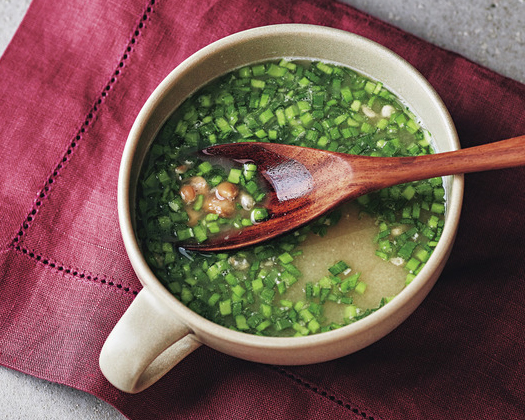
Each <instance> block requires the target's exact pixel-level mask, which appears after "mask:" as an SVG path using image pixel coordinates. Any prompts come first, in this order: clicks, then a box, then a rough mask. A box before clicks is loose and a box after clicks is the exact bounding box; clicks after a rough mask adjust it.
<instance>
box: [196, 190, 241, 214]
mask: <svg viewBox="0 0 525 420" xmlns="http://www.w3.org/2000/svg"><path fill="white" fill-rule="evenodd" d="M203 209H204V211H206V212H207V213H215V214H218V215H219V216H221V217H231V216H232V215H233V214H234V213H235V202H233V201H230V200H224V199H223V200H220V199H219V198H217V197H216V196H213V195H209V196H207V197H206V199H205V200H204V205H203Z"/></svg>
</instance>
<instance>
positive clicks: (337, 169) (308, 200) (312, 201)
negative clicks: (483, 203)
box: [181, 136, 525, 251]
mask: <svg viewBox="0 0 525 420" xmlns="http://www.w3.org/2000/svg"><path fill="white" fill-rule="evenodd" d="M201 154H202V155H204V158H205V157H206V156H208V157H209V158H210V159H221V160H230V161H232V160H233V161H236V162H239V163H245V162H253V163H255V164H256V165H257V168H258V170H259V171H260V172H261V174H262V176H263V177H264V179H266V181H268V184H269V188H270V191H269V193H268V194H269V202H268V204H267V209H268V211H269V213H270V218H269V220H267V221H264V222H261V223H259V224H255V225H253V226H249V227H246V228H243V229H242V230H232V231H229V232H228V233H227V234H226V236H222V237H221V236H214V237H211V238H208V239H207V240H206V241H204V242H203V243H200V244H183V245H182V244H181V246H183V247H184V248H185V249H189V250H200V251H221V250H231V249H236V248H241V247H244V246H247V245H253V244H256V243H259V242H262V241H266V240H268V239H271V238H274V237H276V236H278V235H281V234H283V233H285V232H289V231H291V230H293V229H296V228H299V227H300V226H303V225H305V224H307V223H308V222H311V221H312V220H313V219H315V218H316V217H319V216H321V215H323V214H324V213H327V212H328V211H330V210H332V209H333V208H334V207H336V206H338V205H340V204H341V203H343V202H345V201H348V200H352V199H355V198H357V197H359V196H362V195H364V194H367V193H369V192H372V191H376V190H379V189H382V188H385V187H390V186H392V185H397V184H403V183H405V182H410V181H418V180H422V179H428V178H433V177H436V176H444V175H452V174H460V173H468V172H477V171H486V170H492V169H502V168H510V167H515V166H520V165H525V136H519V137H515V138H511V139H508V140H502V141H499V142H495V143H489V144H486V145H482V146H476V147H471V148H467V149H461V150H457V151H453V152H445V153H437V154H433V155H423V156H416V157H369V156H358V155H349V154H345V153H335V152H328V151H325V150H318V149H311V148H307V147H299V146H290V145H284V144H277V143H232V144H223V145H218V146H212V147H209V148H207V149H204V150H202V151H201Z"/></svg>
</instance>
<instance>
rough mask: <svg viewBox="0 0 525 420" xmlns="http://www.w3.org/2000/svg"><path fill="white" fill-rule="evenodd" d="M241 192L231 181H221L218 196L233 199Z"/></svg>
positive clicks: (218, 186)
mask: <svg viewBox="0 0 525 420" xmlns="http://www.w3.org/2000/svg"><path fill="white" fill-rule="evenodd" d="M238 194H239V188H238V187H237V186H236V185H235V184H232V183H231V182H221V183H220V184H219V185H217V198H218V199H219V200H220V199H221V198H222V199H226V200H230V201H233V200H235V198H236V197H237V195H238Z"/></svg>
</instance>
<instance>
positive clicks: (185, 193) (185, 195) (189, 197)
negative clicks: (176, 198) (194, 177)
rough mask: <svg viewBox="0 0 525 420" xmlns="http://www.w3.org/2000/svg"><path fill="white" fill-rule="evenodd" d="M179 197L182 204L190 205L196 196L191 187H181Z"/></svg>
mask: <svg viewBox="0 0 525 420" xmlns="http://www.w3.org/2000/svg"><path fill="white" fill-rule="evenodd" d="M180 196H181V198H182V201H184V203H186V204H190V203H192V202H193V200H195V197H196V196H197V194H196V193H195V189H194V188H193V187H192V186H191V185H183V186H182V187H181V189H180Z"/></svg>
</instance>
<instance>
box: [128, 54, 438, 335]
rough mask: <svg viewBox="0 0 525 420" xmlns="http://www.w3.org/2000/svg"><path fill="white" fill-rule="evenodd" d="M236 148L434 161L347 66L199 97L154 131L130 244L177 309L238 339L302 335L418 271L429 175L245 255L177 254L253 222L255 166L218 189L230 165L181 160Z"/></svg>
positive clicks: (251, 73)
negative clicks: (286, 147) (187, 243)
mask: <svg viewBox="0 0 525 420" xmlns="http://www.w3.org/2000/svg"><path fill="white" fill-rule="evenodd" d="M238 141H269V142H281V143H287V144H294V145H299V146H308V147H316V148H320V149H327V150H333V151H338V152H344V153H351V154H363V155H371V156H409V155H420V154H428V153H433V150H432V147H431V142H430V134H429V133H428V132H427V131H426V130H425V129H423V128H422V127H421V126H420V124H419V123H418V121H417V120H416V118H415V117H414V115H413V114H412V113H411V112H410V110H409V109H407V107H406V106H405V105H403V103H402V102H401V101H400V100H399V99H398V98H397V97H396V96H395V95H394V94H393V93H392V92H390V91H389V90H388V89H386V88H385V87H384V86H383V85H382V83H381V82H378V81H374V80H371V79H369V78H367V77H365V76H364V75H361V74H358V73H356V72H355V71H353V70H351V69H349V68H346V67H340V66H337V65H333V64H327V63H323V62H306V61H296V62H294V61H287V60H284V59H283V60H281V61H278V62H264V63H257V64H254V65H250V66H246V67H243V68H241V69H238V70H235V71H233V72H231V73H229V74H226V75H224V76H222V77H220V78H218V79H216V80H214V81H212V82H211V83H210V84H208V85H207V86H204V87H203V88H201V89H200V90H199V91H197V92H196V93H195V94H194V95H192V96H191V97H190V98H188V99H187V100H186V101H185V102H184V103H183V104H182V105H181V106H180V107H179V109H178V110H177V111H176V112H174V114H173V115H172V116H171V117H170V118H169V119H168V121H167V122H166V123H165V124H164V126H163V127H162V129H161V130H160V132H159V134H158V135H157V137H156V139H155V140H154V142H153V144H152V146H151V149H150V151H149V152H148V155H147V157H146V159H145V163H144V166H143V169H142V172H141V175H140V180H139V187H138V194H137V196H138V199H137V234H138V237H139V239H140V242H141V246H142V249H143V252H144V255H145V257H146V259H147V261H148V264H149V265H150V267H151V269H152V270H153V271H154V272H155V274H156V275H157V277H158V278H159V279H160V281H161V282H162V283H163V284H164V285H165V286H166V287H167V288H168V289H169V290H170V291H171V292H172V293H173V295H174V296H175V297H177V298H178V299H179V300H180V301H181V302H182V303H184V304H185V305H187V306H188V307H189V308H191V309H192V310H194V311H195V312H197V313H199V314H201V315H202V316H204V317H206V318H208V319H209V320H211V321H213V322H216V323H218V324H220V325H223V326H225V327H228V328H231V329H235V330H238V331H243V332H246V333H252V334H258V335H271V336H303V335H309V334H315V333H319V332H324V331H330V330H332V329H336V328H340V327H341V326H344V325H346V324H349V323H352V322H355V321H357V320H359V319H361V318H363V317H365V316H367V315H368V314H370V313H371V312H373V311H375V310H377V309H378V308H380V307H381V306H383V305H385V304H387V303H388V302H389V300H390V299H392V298H394V296H395V295H397V294H398V293H399V292H400V291H401V290H402V289H403V288H404V287H405V286H406V285H407V284H408V283H410V282H411V281H412V280H413V278H414V277H415V276H416V275H417V273H418V272H419V271H420V270H421V269H422V268H423V267H424V265H425V263H426V262H427V260H428V259H429V257H430V255H431V254H432V251H433V249H434V248H435V246H436V245H437V242H438V240H439V238H440V235H441V231H442V229H443V223H444V212H445V190H444V188H443V183H442V179H441V178H433V179H430V180H425V181H418V182H413V183H408V184H404V185H399V186H394V187H390V188H387V189H384V190H381V191H378V192H376V193H372V194H368V195H366V196H364V197H361V198H359V199H358V200H356V201H354V202H352V203H348V204H346V205H344V206H342V207H341V208H339V209H337V210H336V211H334V212H332V213H331V214H329V215H326V216H323V217H321V218H319V219H317V220H315V221H314V222H313V223H311V224H310V225H309V226H306V227H304V228H301V229H300V230H297V231H295V232H293V233H290V234H288V235H286V236H283V237H280V238H278V239H275V240H272V241H268V242H266V243H263V244H261V245H258V246H252V247H248V248H244V249H241V250H238V251H232V252H228V253H199V252H189V251H186V250H184V249H183V248H181V247H180V241H181V240H185V239H188V238H194V239H195V240H198V241H203V240H206V238H207V237H208V236H209V235H212V234H213V233H215V232H217V231H218V229H224V228H242V226H243V224H244V225H246V223H250V222H252V223H253V222H257V220H254V219H253V218H252V216H251V212H252V211H253V210H254V209H259V210H261V211H263V214H259V218H260V219H259V220H263V219H264V206H263V205H262V202H263V198H264V191H261V190H260V189H259V188H258V187H256V186H254V184H253V182H252V181H253V179H252V178H253V175H254V171H255V169H254V168H251V169H250V170H248V171H247V170H239V171H236V172H235V174H234V176H233V178H230V173H229V171H230V169H231V168H223V167H221V166H220V165H215V164H211V163H209V162H207V163H203V162H200V161H196V160H195V158H194V157H193V156H194V154H193V153H194V152H195V151H196V150H199V149H202V148H205V147H207V146H210V145H213V144H219V143H231V142H238ZM250 171H252V172H250ZM232 181H233V182H232ZM247 196H248V197H247ZM240 197H244V201H243V200H242V199H241V198H240ZM212 201H213V204H210V202H212ZM247 202H249V205H245V204H246V203H247ZM205 203H207V204H205Z"/></svg>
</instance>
